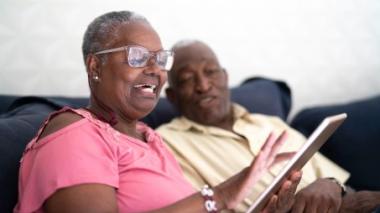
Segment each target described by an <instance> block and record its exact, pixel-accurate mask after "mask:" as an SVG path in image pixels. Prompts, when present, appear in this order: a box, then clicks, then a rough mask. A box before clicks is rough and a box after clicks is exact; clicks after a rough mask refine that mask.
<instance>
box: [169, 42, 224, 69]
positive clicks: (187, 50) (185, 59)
mask: <svg viewBox="0 0 380 213" xmlns="http://www.w3.org/2000/svg"><path fill="white" fill-rule="evenodd" d="M174 53H175V59H174V65H173V70H175V71H177V70H181V69H184V68H186V67H187V66H192V65H196V64H199V63H205V62H206V63H207V62H210V63H217V64H218V65H219V62H218V59H217V57H216V55H215V53H214V52H213V51H212V50H211V49H210V48H209V47H208V46H206V45H204V44H202V43H193V44H190V45H188V46H182V47H178V48H175V49H174Z"/></svg>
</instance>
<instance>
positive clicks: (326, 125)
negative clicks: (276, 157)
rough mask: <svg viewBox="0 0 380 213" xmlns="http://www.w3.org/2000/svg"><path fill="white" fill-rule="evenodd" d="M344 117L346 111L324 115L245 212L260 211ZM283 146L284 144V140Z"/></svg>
mask: <svg viewBox="0 0 380 213" xmlns="http://www.w3.org/2000/svg"><path fill="white" fill-rule="evenodd" d="M346 117H347V114H346V113H342V114H339V115H334V116H329V117H326V118H325V119H324V120H323V121H322V123H321V124H319V126H318V127H317V129H315V130H314V132H313V133H312V134H311V135H310V137H309V138H308V139H307V141H306V143H305V144H304V145H303V146H302V147H301V148H300V150H298V151H297V153H296V154H295V155H294V156H293V157H292V158H291V159H290V160H289V162H288V163H287V164H286V165H285V167H284V168H283V169H282V170H281V172H280V173H279V174H278V175H277V176H276V177H275V178H274V180H273V181H272V183H271V184H270V185H269V186H268V187H267V188H266V189H265V191H263V192H262V193H261V194H260V196H259V197H258V198H257V199H256V200H255V202H254V203H253V205H251V206H250V207H249V209H248V210H247V213H256V212H260V210H262V209H263V208H264V207H265V205H266V204H267V202H268V201H269V199H270V197H271V196H272V195H273V194H276V193H277V191H278V190H279V189H280V187H281V185H282V183H283V182H284V180H285V179H286V178H287V177H288V176H289V174H290V172H291V171H293V170H300V169H302V167H303V166H304V165H305V164H306V162H307V161H308V160H309V159H310V158H311V157H312V156H313V155H314V153H315V152H317V151H318V150H319V149H320V148H321V146H322V145H323V144H324V143H325V142H326V141H327V139H328V138H329V137H330V136H331V135H332V134H333V133H334V132H335V130H336V129H337V128H338V127H339V126H340V125H341V124H342V123H343V121H344V120H345V119H346ZM283 146H286V142H285V144H284V145H283Z"/></svg>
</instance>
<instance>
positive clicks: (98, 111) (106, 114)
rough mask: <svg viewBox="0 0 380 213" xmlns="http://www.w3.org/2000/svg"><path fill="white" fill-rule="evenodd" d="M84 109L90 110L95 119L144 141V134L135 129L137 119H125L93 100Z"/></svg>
mask: <svg viewBox="0 0 380 213" xmlns="http://www.w3.org/2000/svg"><path fill="white" fill-rule="evenodd" d="M86 109H87V110H88V111H89V112H91V114H93V115H94V117H95V118H96V119H99V120H101V121H103V122H106V123H108V124H110V125H111V126H112V128H114V129H115V130H117V131H119V132H121V133H123V134H125V135H128V136H130V137H133V138H136V139H139V140H141V141H144V142H145V141H146V140H145V137H144V134H142V133H141V132H139V131H138V130H137V122H138V121H137V120H129V119H126V118H125V117H124V116H122V115H120V113H118V112H116V111H114V110H112V109H111V108H109V107H104V106H101V105H99V104H97V103H93V102H92V103H90V105H89V106H88V107H87V108H86Z"/></svg>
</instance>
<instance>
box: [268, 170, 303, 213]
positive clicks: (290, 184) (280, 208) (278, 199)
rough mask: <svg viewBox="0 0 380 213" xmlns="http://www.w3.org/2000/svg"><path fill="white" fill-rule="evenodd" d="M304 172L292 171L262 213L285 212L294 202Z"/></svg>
mask: <svg viewBox="0 0 380 213" xmlns="http://www.w3.org/2000/svg"><path fill="white" fill-rule="evenodd" d="M301 177H302V173H301V172H300V171H298V172H292V174H291V175H290V176H289V178H288V179H287V180H286V181H285V182H284V183H283V184H282V186H281V188H280V190H279V191H278V192H277V194H276V195H273V196H272V197H271V199H270V200H269V202H268V203H267V205H266V206H265V208H264V209H263V210H262V211H261V213H285V212H288V211H289V210H290V209H291V208H292V205H293V203H294V193H295V192H296V190H297V186H298V183H299V182H300V180H301Z"/></svg>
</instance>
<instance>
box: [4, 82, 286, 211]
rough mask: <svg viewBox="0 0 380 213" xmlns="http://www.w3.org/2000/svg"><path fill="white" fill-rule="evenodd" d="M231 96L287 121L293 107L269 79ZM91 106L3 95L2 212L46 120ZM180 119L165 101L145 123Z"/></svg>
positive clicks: (14, 192)
mask: <svg viewBox="0 0 380 213" xmlns="http://www.w3.org/2000/svg"><path fill="white" fill-rule="evenodd" d="M231 96H232V99H233V100H234V101H236V102H238V103H240V104H242V105H244V106H246V107H247V108H248V109H249V110H250V111H252V112H259V113H266V114H271V115H276V116H279V117H281V118H282V119H284V120H286V118H287V116H288V113H289V110H290V107H291V105H290V104H291V98H290V89H289V88H288V87H287V85H286V84H285V83H283V82H280V81H273V80H268V79H265V78H252V79H248V80H247V81H246V82H244V83H243V84H242V85H240V86H239V87H236V88H232V89H231ZM87 104H88V98H68V97H36V96H28V97H18V96H8V95H0V139H1V140H0V171H1V172H0V212H11V211H12V208H13V207H14V205H15V204H16V201H17V177H18V166H19V159H20V158H21V155H22V152H23V150H24V147H25V145H26V144H27V142H28V141H29V140H31V139H32V138H33V136H34V135H35V133H36V132H37V130H38V128H39V127H40V125H41V123H42V122H43V121H44V119H45V118H46V117H47V116H48V115H49V114H50V113H51V112H53V111H55V110H58V109H60V108H61V107H63V106H71V107H74V108H79V107H84V106H86V105H87ZM177 115H178V112H176V110H175V109H174V108H173V107H172V106H171V104H170V103H169V102H168V101H167V100H166V99H165V98H161V99H160V101H159V103H158V104H157V106H156V108H155V110H154V111H153V112H152V113H150V114H149V115H148V116H147V117H145V118H144V119H143V121H144V122H145V123H147V124H148V125H149V126H151V127H152V128H155V127H157V126H159V125H160V124H162V123H165V122H168V121H170V120H171V119H172V118H173V117H175V116H177Z"/></svg>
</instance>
